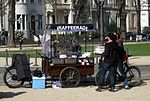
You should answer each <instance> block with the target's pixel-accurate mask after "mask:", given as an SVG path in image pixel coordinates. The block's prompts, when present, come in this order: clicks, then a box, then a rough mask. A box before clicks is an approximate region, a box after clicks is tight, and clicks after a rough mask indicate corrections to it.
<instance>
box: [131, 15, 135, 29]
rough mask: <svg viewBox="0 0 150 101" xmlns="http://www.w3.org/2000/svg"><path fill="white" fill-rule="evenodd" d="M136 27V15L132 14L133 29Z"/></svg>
mask: <svg viewBox="0 0 150 101" xmlns="http://www.w3.org/2000/svg"><path fill="white" fill-rule="evenodd" d="M135 27H136V14H131V28H135Z"/></svg>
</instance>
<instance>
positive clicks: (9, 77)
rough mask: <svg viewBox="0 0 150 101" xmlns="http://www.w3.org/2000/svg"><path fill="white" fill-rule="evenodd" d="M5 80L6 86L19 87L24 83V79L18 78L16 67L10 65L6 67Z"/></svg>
mask: <svg viewBox="0 0 150 101" xmlns="http://www.w3.org/2000/svg"><path fill="white" fill-rule="evenodd" d="M3 80H4V83H5V85H6V86H8V87H9V88H19V87H21V86H22V85H23V83H24V81H18V80H17V73H16V69H15V68H12V67H9V68H7V69H6V71H5V73H4V76H3Z"/></svg>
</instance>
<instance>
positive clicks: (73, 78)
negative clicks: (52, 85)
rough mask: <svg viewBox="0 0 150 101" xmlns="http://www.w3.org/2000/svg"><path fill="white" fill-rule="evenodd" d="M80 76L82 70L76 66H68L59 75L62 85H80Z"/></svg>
mask: <svg viewBox="0 0 150 101" xmlns="http://www.w3.org/2000/svg"><path fill="white" fill-rule="evenodd" d="M80 78H81V77H80V72H79V70H78V69H77V68H75V67H66V68H64V69H63V70H62V71H61V73H60V75H59V81H60V83H61V85H62V87H75V86H78V84H79V82H80Z"/></svg>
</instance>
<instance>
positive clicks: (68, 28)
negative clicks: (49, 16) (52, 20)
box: [45, 24, 95, 32]
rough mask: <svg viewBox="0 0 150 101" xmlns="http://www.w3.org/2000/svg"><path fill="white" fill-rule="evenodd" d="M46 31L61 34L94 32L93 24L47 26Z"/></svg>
mask: <svg viewBox="0 0 150 101" xmlns="http://www.w3.org/2000/svg"><path fill="white" fill-rule="evenodd" d="M45 29H46V30H52V31H62V32H85V31H95V30H94V28H93V24H47V25H46V26H45Z"/></svg>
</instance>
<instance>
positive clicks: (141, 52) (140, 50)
mask: <svg viewBox="0 0 150 101" xmlns="http://www.w3.org/2000/svg"><path fill="white" fill-rule="evenodd" d="M124 48H125V49H126V51H127V52H128V53H129V54H130V55H133V56H150V43H144V44H137V43H136V44H125V45H124ZM91 50H92V46H91V45H90V46H88V45H87V48H86V51H91ZM37 52H38V53H41V50H37ZM82 52H85V48H84V47H82ZM16 53H25V54H27V55H30V57H35V53H36V51H35V50H17V51H8V56H9V57H11V56H12V54H16ZM5 56H6V52H5V51H2V52H0V57H5ZM37 56H38V57H40V56H39V55H37Z"/></svg>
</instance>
